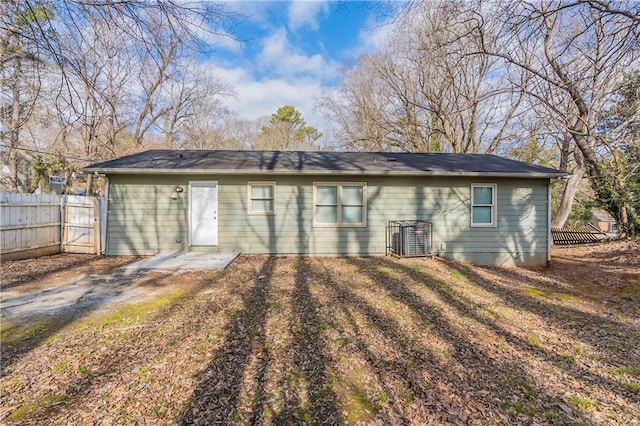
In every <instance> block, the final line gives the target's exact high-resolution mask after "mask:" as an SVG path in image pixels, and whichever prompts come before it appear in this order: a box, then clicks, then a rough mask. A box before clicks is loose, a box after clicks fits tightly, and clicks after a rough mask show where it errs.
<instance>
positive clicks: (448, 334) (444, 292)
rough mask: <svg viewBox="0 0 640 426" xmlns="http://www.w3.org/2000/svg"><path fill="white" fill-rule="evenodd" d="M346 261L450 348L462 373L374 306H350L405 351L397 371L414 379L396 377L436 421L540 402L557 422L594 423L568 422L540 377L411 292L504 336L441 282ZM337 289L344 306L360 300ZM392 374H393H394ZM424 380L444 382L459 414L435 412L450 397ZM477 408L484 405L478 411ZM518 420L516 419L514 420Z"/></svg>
mask: <svg viewBox="0 0 640 426" xmlns="http://www.w3.org/2000/svg"><path fill="white" fill-rule="evenodd" d="M348 262H349V263H351V264H352V265H354V266H356V267H358V269H359V270H360V271H362V272H363V273H364V274H366V275H367V276H368V277H369V278H370V279H371V280H372V281H374V282H376V283H377V284H378V285H379V286H380V290H381V291H382V292H384V294H385V295H386V296H387V297H389V298H390V299H391V300H393V301H394V302H396V303H400V304H403V305H405V306H406V307H407V308H409V310H410V312H411V313H412V314H413V315H415V316H417V318H419V320H420V321H421V322H422V323H423V325H431V328H430V330H433V332H435V333H436V335H437V337H438V338H440V339H443V340H444V341H446V342H447V343H448V345H449V347H450V348H451V357H452V358H453V360H454V362H453V365H458V366H461V367H462V368H463V370H462V371H460V370H459V369H455V368H451V367H452V363H451V362H441V361H439V358H438V357H437V356H435V355H436V354H431V356H429V355H420V354H429V351H428V349H426V348H420V347H419V346H418V347H416V344H415V343H413V344H411V343H408V342H410V341H411V336H404V338H403V337H402V335H401V334H400V333H399V332H398V329H397V327H396V326H395V325H394V324H393V322H392V321H389V320H388V319H386V318H384V317H381V316H380V313H379V312H377V311H375V310H373V308H372V307H371V306H367V304H366V303H357V304H356V303H353V302H350V303H351V306H352V307H353V306H357V307H358V309H359V310H360V311H361V312H362V313H364V314H365V316H366V317H368V318H369V323H370V324H373V325H375V326H376V327H377V328H378V329H379V330H380V331H381V332H382V333H383V334H385V336H387V338H388V339H390V340H392V341H393V342H394V346H396V347H397V348H399V349H400V350H401V351H403V352H404V356H403V359H402V360H399V361H398V362H399V365H398V366H396V367H395V368H394V369H393V371H395V372H397V371H401V372H405V371H406V372H411V371H413V372H414V374H415V378H414V377H412V375H411V374H406V375H398V374H397V373H395V374H396V377H397V378H398V379H399V380H402V381H404V382H405V384H406V386H407V387H408V388H409V389H411V391H412V392H413V397H414V398H415V399H416V400H418V401H420V402H421V403H422V404H425V405H426V406H428V407H430V408H431V415H433V416H434V418H436V419H438V421H443V422H456V421H459V420H461V418H462V417H461V416H463V415H464V414H463V413H464V409H465V405H466V407H468V408H470V407H472V406H473V407H475V408H477V409H478V410H479V411H481V410H482V409H485V410H487V409H488V410H493V411H494V413H493V415H494V416H495V414H496V413H509V412H510V413H512V415H513V414H515V411H518V408H517V407H522V406H525V407H526V406H535V408H536V409H538V410H543V409H545V408H543V407H542V406H539V401H543V402H544V403H546V404H548V405H549V407H547V408H546V409H547V410H550V411H551V413H549V414H550V415H553V416H557V417H558V418H559V419H564V420H571V421H578V422H579V423H581V424H590V423H591V419H589V418H588V417H585V416H584V415H583V414H581V413H577V412H574V413H572V417H567V415H566V413H563V411H562V410H561V409H560V408H558V407H557V406H556V407H554V406H553V405H554V404H556V403H558V402H560V401H561V396H560V395H554V394H551V393H548V392H547V390H545V389H544V388H541V387H539V386H537V385H536V378H535V377H532V376H531V375H530V373H529V372H528V371H527V370H526V366H525V365H523V364H522V363H520V362H518V361H517V360H513V361H510V360H509V359H508V358H496V357H494V356H492V355H491V354H490V353H488V352H486V350H485V349H483V348H482V347H480V346H479V345H477V344H476V343H474V342H473V341H472V340H470V338H469V336H471V335H473V334H470V335H469V336H467V335H466V334H461V333H460V332H456V331H455V330H456V329H459V328H460V325H461V324H462V322H461V323H460V324H456V326H454V325H453V324H452V323H451V320H450V319H448V318H447V317H446V316H445V315H444V314H443V313H442V310H441V308H439V307H438V306H436V305H432V304H430V303H427V302H425V301H424V300H423V299H422V298H421V297H420V296H419V295H417V294H416V293H415V292H414V291H413V290H412V289H411V288H410V287H409V286H410V285H411V284H415V283H418V284H420V285H427V286H428V288H429V289H430V290H432V291H433V292H435V294H436V295H437V296H438V298H439V299H440V300H441V301H442V302H444V303H446V304H447V305H448V306H450V307H451V308H453V312H455V313H456V316H460V320H461V321H462V319H464V318H471V319H472V320H473V321H477V322H478V323H480V324H482V325H483V326H487V327H489V328H491V329H494V330H495V331H497V332H498V333H500V334H504V331H503V330H502V329H501V328H500V327H497V326H496V325H495V324H492V323H491V322H490V321H487V320H486V319H485V318H483V317H481V316H478V315H476V314H475V313H474V312H473V309H472V308H470V307H469V306H472V304H471V303H468V301H466V300H464V298H462V299H461V298H459V297H458V296H459V295H456V296H453V295H452V292H451V290H450V289H448V288H445V287H443V285H442V283H439V282H438V281H437V278H435V277H432V276H430V275H429V274H428V273H422V272H416V271H415V270H413V269H411V268H408V267H406V266H404V265H401V264H400V263H399V262H398V261H390V260H388V259H384V260H382V261H380V260H379V259H375V258H374V259H360V258H351V259H349V260H348ZM384 267H387V268H393V269H395V270H399V271H400V272H401V273H402V274H404V278H402V279H401V278H397V277H393V276H390V275H388V274H385V273H384V272H383V271H382V270H381V268H384ZM411 281H413V283H411ZM334 286H335V287H336V288H341V290H340V291H341V292H342V293H343V294H342V295H340V298H339V299H340V300H342V301H343V302H342V303H344V301H345V300H347V301H348V300H351V301H354V300H357V296H356V295H355V294H352V293H351V292H350V291H349V289H348V287H347V286H346V285H345V284H342V285H341V286H340V285H337V284H335V283H334ZM511 340H512V341H513V343H515V344H516V345H518V346H519V347H520V348H522V349H524V350H528V351H532V349H531V348H528V347H526V344H525V343H523V342H519V341H518V340H517V339H511ZM416 350H417V353H418V354H417V355H416ZM410 360H413V362H412V363H411V362H408V361H410ZM377 365H378V367H377V368H378V369H379V368H380V367H379V366H382V371H381V373H380V374H382V375H384V374H389V373H388V372H387V371H385V370H387V369H388V367H386V366H385V365H384V363H381V362H378V363H377ZM391 374H394V373H393V372H392V373H391ZM425 375H426V376H428V377H433V378H437V380H440V381H442V382H444V383H445V384H446V386H447V387H448V393H449V395H451V397H452V399H453V401H457V404H458V407H460V410H461V411H459V412H456V413H451V412H449V413H446V412H445V413H440V412H439V411H438V410H437V407H438V406H449V407H450V406H451V401H450V400H448V399H447V396H446V394H447V392H441V393H434V389H433V388H431V386H432V384H431V383H428V382H425V381H424V379H421V378H423V377H424V376H425ZM483 378H484V379H483ZM486 378H490V379H491V382H487V381H486ZM461 401H462V404H461ZM498 401H499V402H498ZM477 404H480V406H478V405H477ZM454 406H455V405H454ZM514 410H515V411H514ZM476 415H478V413H476ZM516 417H517V415H515V417H514V418H513V419H512V420H515V418H516ZM485 420H486V419H485ZM494 420H495V421H504V420H505V419H502V418H498V417H494Z"/></svg>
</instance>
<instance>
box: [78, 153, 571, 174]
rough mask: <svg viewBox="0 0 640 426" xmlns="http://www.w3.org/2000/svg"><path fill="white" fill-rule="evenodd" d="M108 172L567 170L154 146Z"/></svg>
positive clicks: (458, 159) (492, 159)
mask: <svg viewBox="0 0 640 426" xmlns="http://www.w3.org/2000/svg"><path fill="white" fill-rule="evenodd" d="M84 171H86V172H90V173H93V172H98V173H104V174H156V175H157V174H212V173H215V174H218V175H222V174H310V175H327V174H342V175H373V176H375V175H390V176H402V175H414V176H422V175H425V176H504V177H540V178H555V177H562V176H565V175H566V173H564V172H561V171H558V170H555V169H550V168H547V167H541V166H536V165H533V164H528V163H523V162H521V161H515V160H509V159H507V158H503V157H498V156H495V155H488V154H423V153H396V152H329V151H316V152H307V151H205V150H184V151H175V150H152V151H146V152H141V153H138V154H133V155H128V156H126V157H121V158H116V159H115V160H110V161H105V162H103V163H98V164H93V165H91V166H89V167H86V168H85V169H84Z"/></svg>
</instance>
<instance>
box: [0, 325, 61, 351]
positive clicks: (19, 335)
mask: <svg viewBox="0 0 640 426" xmlns="http://www.w3.org/2000/svg"><path fill="white" fill-rule="evenodd" d="M47 325H48V324H47V322H46V321H45V320H37V321H34V322H32V323H29V324H25V325H13V324H7V325H3V326H2V329H1V330H0V345H1V346H9V347H13V346H16V345H18V344H20V342H22V341H23V340H28V339H33V338H36V337H40V336H42V335H44V334H46V333H47V332H48V331H49V327H48V326H47Z"/></svg>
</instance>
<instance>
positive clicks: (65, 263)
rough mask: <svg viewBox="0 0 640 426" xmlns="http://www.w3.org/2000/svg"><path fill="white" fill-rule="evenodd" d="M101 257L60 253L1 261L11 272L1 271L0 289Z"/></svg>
mask: <svg viewBox="0 0 640 426" xmlns="http://www.w3.org/2000/svg"><path fill="white" fill-rule="evenodd" d="M101 259H103V257H102V256H98V255H85V254H83V255H79V254H67V253H61V254H56V255H52V256H47V257H45V258H38V259H26V260H12V261H8V262H2V270H3V272H6V271H8V270H12V273H11V274H5V273H3V275H4V276H3V277H2V280H1V281H0V289H1V290H8V289H10V288H14V287H17V286H19V285H24V284H25V283H29V282H35V281H37V280H42V279H47V278H48V277H49V276H52V275H54V274H56V273H57V272H61V271H65V270H67V269H70V268H77V267H86V266H91V265H92V264H95V263H98V262H99V261H100V260H101ZM125 259H128V260H129V261H133V260H134V258H125ZM53 260H55V263H52V261H53ZM125 263H128V262H123V263H122V265H124V264H125ZM31 264H34V265H37V270H35V271H34V269H36V268H33V267H31V266H30V265H31ZM122 265H120V266H122ZM98 267H99V266H98ZM7 275H10V277H9V278H7Z"/></svg>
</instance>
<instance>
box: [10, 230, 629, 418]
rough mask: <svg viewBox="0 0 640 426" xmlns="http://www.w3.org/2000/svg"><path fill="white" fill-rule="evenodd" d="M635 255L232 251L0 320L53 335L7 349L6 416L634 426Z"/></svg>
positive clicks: (618, 249) (609, 251)
mask: <svg viewBox="0 0 640 426" xmlns="http://www.w3.org/2000/svg"><path fill="white" fill-rule="evenodd" d="M639 261H640V249H639V247H638V245H637V244H636V243H615V244H610V245H607V246H599V247H591V248H584V249H563V250H561V251H559V252H557V253H556V257H555V258H554V266H553V267H551V268H539V269H523V268H513V269H505V268H494V267H480V266H472V265H467V264H461V263H455V262H451V261H444V260H429V259H404V260H397V259H393V258H377V257H374V258H279V257H265V256H253V257H251V256H250V257H241V258H239V259H237V260H236V262H235V263H234V264H233V265H232V266H231V267H230V268H228V269H227V270H226V271H224V272H222V273H217V274H214V273H211V274H204V273H202V274H196V273H189V274H182V275H174V276H166V277H164V278H162V279H158V280H156V281H154V282H152V283H148V285H150V286H154V289H155V290H157V289H158V288H160V290H161V291H160V293H159V295H158V296H157V297H155V298H153V299H151V300H147V301H144V302H140V303H138V304H134V305H122V306H119V307H118V308H116V309H115V310H113V311H111V312H108V313H96V312H94V313H88V314H86V315H85V316H83V317H81V318H78V319H75V320H74V321H73V322H70V323H68V324H66V325H65V326H64V327H58V328H56V329H55V331H52V332H49V333H47V324H46V323H42V324H39V325H37V326H34V327H36V328H34V329H33V330H28V332H26V331H25V329H21V331H20V332H22V333H23V336H24V337H23V338H22V339H23V340H22V341H21V340H20V339H16V338H15V337H16V333H18V331H16V330H12V329H7V330H3V335H2V339H3V340H2V344H3V352H4V351H5V350H6V348H7V347H8V346H7V345H20V344H22V343H24V344H28V341H29V338H30V337H31V334H33V335H35V334H38V333H47V338H46V339H40V340H39V344H38V345H37V346H34V347H28V346H27V349H24V350H22V351H21V352H17V355H15V356H12V357H10V359H7V357H5V356H4V355H3V360H2V363H3V365H2V375H3V377H2V378H1V379H0V386H1V388H0V390H1V399H0V407H2V408H1V409H0V421H2V422H3V423H38V424H59V423H64V424H114V423H126V424H131V423H140V424H163V423H168V424H175V423H179V424H192V423H195V424H216V423H231V424H299V423H308V424H317V423H324V424H355V423H365V424H446V423H450V424H483V425H486V424H500V423H503V424H621V425H629V424H639V423H640V315H639V310H640V308H639V302H640V270H639V269H638V262H639ZM23 328H24V327H23ZM30 333H31V334H30ZM12 338H13V340H11V339H12ZM21 342H22V343H21Z"/></svg>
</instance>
